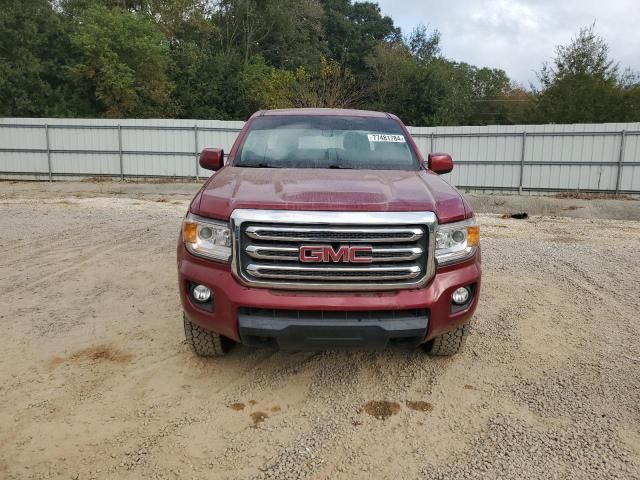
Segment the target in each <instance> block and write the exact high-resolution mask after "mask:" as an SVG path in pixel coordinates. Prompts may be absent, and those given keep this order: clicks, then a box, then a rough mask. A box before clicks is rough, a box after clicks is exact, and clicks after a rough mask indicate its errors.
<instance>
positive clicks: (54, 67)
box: [0, 0, 69, 117]
mask: <svg viewBox="0 0 640 480" xmlns="http://www.w3.org/2000/svg"><path fill="white" fill-rule="evenodd" d="M68 55H69V39H68V35H67V31H66V29H65V24H64V22H63V21H62V20H61V18H60V17H59V15H58V14H57V13H56V12H55V11H54V10H53V8H52V7H51V4H49V2H48V1H47V0H5V1H4V2H3V5H2V8H0V116H17V117H20V116H24V117H32V116H47V115H48V116H58V115H65V114H67V111H66V109H65V106H64V83H65V79H64V72H63V65H64V64H65V63H66V62H67V61H68V60H69V56H68Z"/></svg>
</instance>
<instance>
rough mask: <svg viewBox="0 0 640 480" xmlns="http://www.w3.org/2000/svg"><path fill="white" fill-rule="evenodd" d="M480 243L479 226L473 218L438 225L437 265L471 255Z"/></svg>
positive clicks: (457, 260) (463, 258)
mask: <svg viewBox="0 0 640 480" xmlns="http://www.w3.org/2000/svg"><path fill="white" fill-rule="evenodd" d="M478 245H480V227H478V225H476V222H475V220H474V219H469V220H465V221H464V222H455V223H445V224H443V225H438V229H437V231H436V260H437V261H438V265H446V264H448V263H453V262H459V261H461V260H465V259H467V258H469V257H471V256H472V255H473V254H474V253H475V251H476V249H477V248H478Z"/></svg>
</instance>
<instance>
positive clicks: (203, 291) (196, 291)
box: [191, 285, 211, 303]
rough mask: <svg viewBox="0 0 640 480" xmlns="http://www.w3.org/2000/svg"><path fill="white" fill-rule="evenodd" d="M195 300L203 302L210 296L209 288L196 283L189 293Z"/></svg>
mask: <svg viewBox="0 0 640 480" xmlns="http://www.w3.org/2000/svg"><path fill="white" fill-rule="evenodd" d="M191 294H192V295H193V299H194V300H195V301H196V302H200V303H204V302H206V301H208V300H209V299H210V298H211V290H209V288H207V287H205V286H204V285H196V286H195V287H193V291H192V293H191Z"/></svg>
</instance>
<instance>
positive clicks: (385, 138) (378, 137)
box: [369, 133, 406, 143]
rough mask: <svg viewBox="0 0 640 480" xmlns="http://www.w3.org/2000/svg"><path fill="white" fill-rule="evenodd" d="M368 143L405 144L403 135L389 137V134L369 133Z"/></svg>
mask: <svg viewBox="0 0 640 480" xmlns="http://www.w3.org/2000/svg"><path fill="white" fill-rule="evenodd" d="M369 141H370V142H391V143H406V140H405V139H404V135H391V134H389V133H370V134H369Z"/></svg>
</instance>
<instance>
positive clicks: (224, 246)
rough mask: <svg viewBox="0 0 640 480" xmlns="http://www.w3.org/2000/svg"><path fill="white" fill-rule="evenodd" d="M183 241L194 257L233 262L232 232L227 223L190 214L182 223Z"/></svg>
mask: <svg viewBox="0 0 640 480" xmlns="http://www.w3.org/2000/svg"><path fill="white" fill-rule="evenodd" d="M182 241H183V242H184V246H185V247H186V248H187V250H189V252H191V253H193V254H194V255H199V256H201V257H207V258H211V259H213V260H219V261H221V262H226V263H228V262H229V260H231V230H230V229H229V225H228V224H226V223H223V222H217V221H215V220H209V219H207V218H202V217H197V216H195V215H191V214H189V215H187V217H186V218H185V219H184V221H183V222H182Z"/></svg>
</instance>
